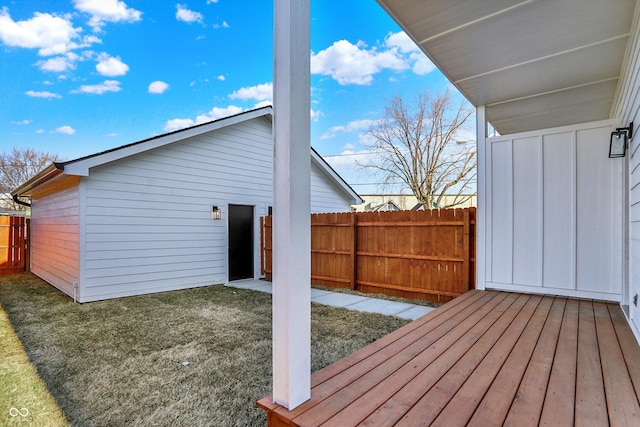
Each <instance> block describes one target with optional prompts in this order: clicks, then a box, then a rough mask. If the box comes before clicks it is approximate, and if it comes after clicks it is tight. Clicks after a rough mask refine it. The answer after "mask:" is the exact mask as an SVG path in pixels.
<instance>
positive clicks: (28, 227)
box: [24, 218, 31, 273]
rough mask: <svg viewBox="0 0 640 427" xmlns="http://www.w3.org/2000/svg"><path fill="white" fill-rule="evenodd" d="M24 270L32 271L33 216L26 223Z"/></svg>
mask: <svg viewBox="0 0 640 427" xmlns="http://www.w3.org/2000/svg"><path fill="white" fill-rule="evenodd" d="M24 227H25V228H24V271H25V272H27V273H31V218H26V219H25V224H24Z"/></svg>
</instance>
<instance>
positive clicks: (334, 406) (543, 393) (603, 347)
mask: <svg viewBox="0 0 640 427" xmlns="http://www.w3.org/2000/svg"><path fill="white" fill-rule="evenodd" d="M639 387H640V348H639V347H638V344H637V342H636V341H635V338H634V336H633V334H632V332H631V330H630V329H629V326H628V325H627V324H626V320H625V317H624V314H623V313H622V310H621V309H620V307H619V306H618V305H616V304H613V303H609V304H607V303H602V302H592V301H585V300H575V299H567V298H564V297H554V296H534V295H525V294H518V293H509V292H496V291H471V292H469V293H467V294H465V295H463V296H461V297H459V298H457V299H456V300H454V301H452V302H451V303H448V304H445V305H444V306H442V307H440V308H439V309H437V310H434V311H433V312H431V313H429V314H428V315H426V316H423V317H422V318H420V319H418V320H416V321H414V322H412V323H410V324H408V325H406V326H404V327H403V328H400V329H398V330H397V331H395V332H393V333H392V334H389V335H387V336H385V337H383V338H382V339H380V340H378V341H376V342H375V343H372V344H371V345H369V346H367V347H365V348H363V349H361V350H359V351H357V352H355V353H353V354H352V355H350V356H348V357H346V358H344V359H342V360H340V361H338V362H336V363H334V364H332V365H330V366H328V367H326V368H324V369H322V370H320V371H318V372H316V373H314V374H313V375H312V392H311V399H310V400H309V401H307V402H305V403H304V404H302V405H300V406H298V407H297V408H295V409H294V410H293V411H288V410H286V408H284V407H281V406H279V405H276V404H273V403H272V399H271V398H270V397H267V398H265V399H262V400H261V401H260V402H258V406H260V407H261V408H263V409H265V410H266V411H267V413H268V420H269V425H270V426H273V427H277V426H319V425H323V426H355V425H362V426H387V425H388V426H390V425H407V426H417V425H446V426H457V425H477V426H491V425H503V424H504V425H513V426H515V425H517V426H528V425H532V426H533V425H545V424H546V425H554V426H555V425H574V424H576V425H608V424H609V423H610V424H611V425H640V418H639V417H640V405H639V402H638V397H637V389H638V388H639Z"/></svg>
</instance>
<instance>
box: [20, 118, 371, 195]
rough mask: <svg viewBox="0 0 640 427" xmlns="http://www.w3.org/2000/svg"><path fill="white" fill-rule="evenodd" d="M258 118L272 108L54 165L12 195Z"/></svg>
mask: <svg viewBox="0 0 640 427" xmlns="http://www.w3.org/2000/svg"><path fill="white" fill-rule="evenodd" d="M258 117H268V118H269V119H272V118H273V108H272V107H271V106H267V107H262V108H257V109H254V110H249V111H245V112H243V113H239V114H235V115H233V116H229V117H224V118H221V119H218V120H214V121H211V122H207V123H203V124H199V125H196V126H192V127H188V128H186V129H181V130H177V131H174V132H169V133H166V134H163V135H159V136H155V137H152V138H148V139H144V140H141V141H137V142H133V143H131V144H127V145H123V146H120V147H116V148H112V149H110V150H106V151H102V152H99V153H95V154H91V155H88V156H84V157H80V158H78V159H74V160H69V161H65V162H55V163H52V164H51V165H49V166H48V167H46V168H45V169H44V170H42V171H41V172H39V173H38V174H37V175H35V176H34V177H33V178H31V179H30V180H28V181H27V182H25V183H24V184H22V185H21V186H20V187H18V188H16V189H15V190H13V191H12V192H11V195H12V196H28V195H29V192H30V191H31V190H32V189H34V188H36V187H38V186H39V185H41V184H43V183H45V182H51V181H53V180H55V179H57V178H59V177H61V176H63V175H75V176H89V170H90V169H91V168H93V167H96V166H100V165H103V164H106V163H110V162H113V161H117V160H119V159H123V158H126V157H130V156H134V155H136V154H139V153H143V152H145V151H148V150H152V149H155V148H158V147H163V146H165V145H168V144H171V143H174V142H177V141H182V140H184V139H187V138H191V137H194V136H198V135H202V134H204V133H207V132H211V131H213V130H217V129H221V128H224V127H227V126H231V125H234V124H237V123H241V122H244V121H247V120H252V119H255V118H258ZM311 161H312V162H313V163H315V164H316V165H317V166H319V168H320V170H321V171H322V172H323V173H324V174H325V175H327V176H328V177H329V178H331V179H332V180H333V181H334V182H335V183H336V186H337V187H338V188H339V189H340V190H341V191H343V192H344V193H346V194H347V195H349V196H350V197H351V198H352V199H353V200H354V203H362V199H361V198H360V196H359V195H358V194H357V193H356V192H355V191H354V190H353V188H351V186H350V185H349V184H347V182H346V181H345V180H344V179H342V177H341V176H340V175H338V173H337V172H336V171H335V170H334V169H333V168H332V167H331V166H329V164H328V163H327V162H326V161H325V160H324V159H323V158H322V156H320V155H319V154H318V153H317V152H316V151H315V150H314V149H313V148H311Z"/></svg>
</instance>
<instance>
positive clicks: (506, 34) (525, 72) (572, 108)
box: [377, 0, 637, 134]
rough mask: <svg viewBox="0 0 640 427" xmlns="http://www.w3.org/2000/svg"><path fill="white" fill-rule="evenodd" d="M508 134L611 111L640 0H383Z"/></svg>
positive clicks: (586, 119) (602, 116) (433, 58)
mask: <svg viewBox="0 0 640 427" xmlns="http://www.w3.org/2000/svg"><path fill="white" fill-rule="evenodd" d="M377 1H378V3H379V4H380V5H381V6H382V7H383V8H384V9H385V10H386V11H387V12H388V13H389V15H390V16H392V17H393V18H394V19H395V20H396V22H397V23H398V24H399V25H400V26H401V27H402V28H403V29H404V31H405V32H406V33H407V34H408V35H409V37H411V38H412V39H413V40H414V41H415V43H416V44H417V45H418V46H419V47H420V48H421V49H422V51H423V52H424V53H425V54H426V55H427V56H428V57H429V58H430V59H431V61H432V62H433V63H434V64H435V65H436V66H437V67H438V68H439V69H440V70H441V71H442V72H443V73H444V74H445V75H446V76H447V78H448V79H449V80H450V81H451V83H453V85H455V86H456V87H457V88H458V89H459V90H460V91H461V92H462V93H463V94H464V95H465V97H466V98H467V99H468V100H469V101H470V102H471V103H472V104H473V105H474V106H482V105H484V106H485V114H486V119H487V121H488V122H489V123H491V125H492V126H493V127H494V128H495V129H496V130H497V131H498V132H499V133H501V134H508V133H516V132H524V131H529V130H535V129H544V128H551V127H556V126H563V125H570V124H575V123H583V122H589V121H595V120H601V119H608V118H611V114H612V112H611V110H612V106H613V105H614V99H615V97H616V94H617V91H618V90H619V88H618V83H619V82H620V81H621V80H622V79H621V75H620V74H621V72H622V71H621V70H623V62H624V58H625V52H626V49H627V42H628V39H629V34H630V30H631V22H632V18H633V14H634V10H635V7H636V3H637V1H636V0H609V1H602V0H524V1H523V0H482V1H477V0H427V1H423V0H421V1H417V0H377Z"/></svg>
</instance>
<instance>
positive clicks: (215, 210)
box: [211, 206, 222, 220]
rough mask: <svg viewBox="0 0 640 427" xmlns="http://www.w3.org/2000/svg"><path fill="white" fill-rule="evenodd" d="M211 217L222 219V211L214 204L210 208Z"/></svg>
mask: <svg viewBox="0 0 640 427" xmlns="http://www.w3.org/2000/svg"><path fill="white" fill-rule="evenodd" d="M211 218H213V219H216V220H217V219H222V211H221V210H220V208H219V207H217V206H214V207H213V209H212V210H211Z"/></svg>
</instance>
